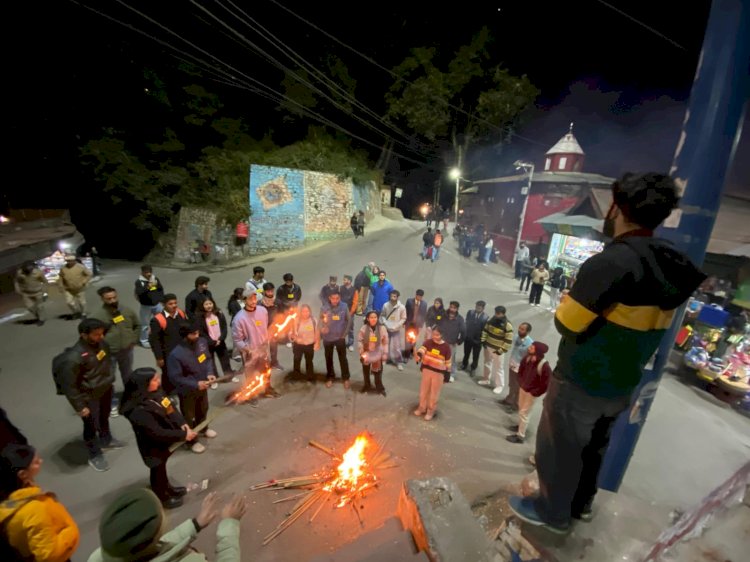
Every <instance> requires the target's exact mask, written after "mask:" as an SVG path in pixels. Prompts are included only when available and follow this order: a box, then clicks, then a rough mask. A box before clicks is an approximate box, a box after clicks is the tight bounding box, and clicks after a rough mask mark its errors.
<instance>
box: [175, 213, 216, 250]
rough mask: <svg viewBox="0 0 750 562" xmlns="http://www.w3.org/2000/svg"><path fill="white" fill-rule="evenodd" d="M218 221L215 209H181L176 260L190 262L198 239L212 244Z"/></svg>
mask: <svg viewBox="0 0 750 562" xmlns="http://www.w3.org/2000/svg"><path fill="white" fill-rule="evenodd" d="M216 222H217V218H216V213H214V212H213V211H209V210H206V209H199V208H195V207H183V208H182V209H180V216H179V222H178V224H177V240H176V243H175V248H174V260H175V261H178V262H189V261H190V251H191V249H192V247H193V245H194V244H195V241H196V240H203V241H205V242H206V243H207V244H208V245H209V246H211V245H212V244H213V243H214V241H215V238H216V227H217V225H216Z"/></svg>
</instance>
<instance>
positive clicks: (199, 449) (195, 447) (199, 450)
mask: <svg viewBox="0 0 750 562" xmlns="http://www.w3.org/2000/svg"><path fill="white" fill-rule="evenodd" d="M190 450H191V451H193V452H194V453H195V454H198V455H200V454H201V453H203V452H205V450H206V446H205V445H203V444H202V443H196V444H194V445H193V446H192V447H190Z"/></svg>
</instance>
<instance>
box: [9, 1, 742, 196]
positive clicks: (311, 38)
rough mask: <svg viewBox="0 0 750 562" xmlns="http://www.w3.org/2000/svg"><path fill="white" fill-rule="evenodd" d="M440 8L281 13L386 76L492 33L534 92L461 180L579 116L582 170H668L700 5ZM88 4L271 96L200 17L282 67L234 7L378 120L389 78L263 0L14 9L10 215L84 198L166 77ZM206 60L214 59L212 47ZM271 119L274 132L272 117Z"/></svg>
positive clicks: (735, 185)
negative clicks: (331, 67) (148, 82)
mask: <svg viewBox="0 0 750 562" xmlns="http://www.w3.org/2000/svg"><path fill="white" fill-rule="evenodd" d="M436 5H437V3H435V2H404V1H401V2H378V3H351V2H341V1H338V0H337V1H327V2H298V1H287V2H284V6H286V7H287V8H289V10H292V11H293V12H295V13H296V14H298V15H299V16H301V17H302V18H304V19H306V20H308V21H310V22H312V23H314V24H315V25H317V26H319V27H321V28H322V29H324V30H325V31H327V32H328V33H330V34H332V35H333V36H335V37H336V38H337V39H339V40H340V41H342V42H344V43H346V44H348V45H350V46H351V47H353V48H354V49H356V50H357V51H359V52H361V53H362V54H364V55H366V56H368V57H370V58H372V59H374V60H375V61H377V62H378V63H379V64H380V65H382V66H384V67H387V68H392V67H394V66H395V65H397V64H398V63H399V62H400V61H401V60H402V59H403V58H404V57H405V56H407V55H408V51H409V48H411V47H416V46H433V45H434V46H437V47H439V49H440V51H441V52H442V53H444V54H445V56H446V57H450V56H451V54H452V53H453V52H454V51H455V49H456V48H457V47H458V46H459V45H462V44H465V43H468V42H469V40H470V39H471V36H472V35H473V34H474V33H475V32H476V31H478V30H479V29H480V28H481V27H482V26H487V27H488V28H489V29H490V30H491V32H492V34H493V37H494V42H493V43H492V46H491V47H490V55H491V57H492V59H493V60H494V61H496V62H502V63H503V64H505V66H507V67H508V68H509V69H510V70H511V71H512V72H514V73H517V74H524V73H525V74H527V75H528V76H529V78H530V79H531V80H532V82H533V83H534V84H535V85H537V87H539V88H540V89H541V91H542V93H541V95H540V97H539V99H538V100H537V104H536V105H537V106H536V108H535V109H534V110H533V111H531V112H530V113H529V115H528V116H527V119H526V123H525V125H524V127H523V128H522V129H521V130H519V131H518V133H519V135H520V136H519V137H516V138H515V139H514V141H513V142H512V143H511V144H510V146H505V147H502V148H500V147H497V146H494V147H493V146H488V147H486V148H484V149H483V150H480V151H477V152H475V154H474V157H473V158H472V159H471V160H470V161H469V163H468V164H469V165H468V168H469V169H468V170H465V171H464V173H465V175H467V177H470V178H471V179H479V178H486V177H495V176H498V175H504V174H506V173H508V172H510V171H511V169H512V168H511V166H510V164H511V163H512V162H513V161H514V160H515V159H516V158H519V157H520V158H525V159H533V160H534V161H536V162H537V163H541V162H542V159H543V154H544V152H545V151H546V150H547V149H548V148H549V147H550V146H551V145H552V144H553V143H554V142H556V141H557V140H558V139H559V138H560V137H561V136H562V135H563V134H564V133H565V132H566V131H567V127H568V123H569V122H570V121H574V122H575V134H576V136H577V138H578V140H579V142H580V143H581V145H582V146H583V148H584V150H585V151H586V153H587V162H586V168H585V169H586V170H587V171H590V172H599V173H604V174H608V175H617V174H620V173H622V172H624V171H626V170H648V169H654V170H665V171H666V170H667V169H668V167H669V164H670V162H671V159H672V154H673V152H674V147H675V144H676V141H677V137H678V135H679V127H680V124H681V121H682V119H683V116H684V111H685V107H686V103H687V99H688V97H689V92H690V86H691V84H692V79H693V74H694V72H695V66H696V62H697V59H698V54H699V52H700V46H701V43H702V38H703V32H704V29H705V24H706V19H707V16H708V10H709V6H710V2H709V1H707V0H698V1H695V2H692V3H689V4H686V3H684V2H677V1H671V0H670V1H666V2H659V3H656V2H641V1H639V2H624V1H623V0H612V1H611V2H609V3H605V2H602V1H597V0H588V1H579V2H501V1H498V2H495V3H493V4H492V5H490V3H487V2H460V3H456V4H454V5H450V6H448V7H445V8H443V7H436ZM86 6H89V7H92V8H94V9H96V10H99V11H100V12H102V13H103V14H106V15H107V16H110V17H111V18H114V19H116V20H120V21H121V22H123V23H126V24H128V25H131V26H133V27H134V28H136V29H138V30H140V31H142V32H143V33H146V34H149V35H152V36H153V37H156V38H158V39H160V40H162V41H167V42H169V43H170V44H172V45H175V46H177V47H178V48H179V49H180V50H182V51H183V52H184V53H185V54H187V53H190V54H197V53H198V51H197V50H196V49H195V48H194V47H190V46H188V45H186V43H184V42H182V41H181V40H180V39H178V38H177V37H175V35H170V34H169V33H168V32H167V31H166V30H165V29H162V28H160V27H158V25H157V24H156V23H154V22H149V21H147V20H145V19H143V18H142V17H141V16H139V15H138V14H136V13H135V12H134V11H132V10H130V9H129V8H128V6H130V7H132V8H134V9H135V10H138V11H142V12H143V13H144V14H147V15H148V16H149V17H151V18H153V20H155V22H158V23H159V24H161V25H163V26H165V27H167V28H169V29H171V30H172V31H173V32H174V33H176V34H179V35H180V36H182V38H184V39H186V40H188V41H190V42H192V43H193V44H194V45H195V46H196V47H200V48H201V49H203V50H204V51H207V52H209V53H210V56H212V57H215V59H218V60H220V61H221V63H224V64H226V65H231V66H233V67H234V68H235V70H236V71H237V72H238V73H244V74H246V75H248V76H252V77H253V78H256V79H257V80H259V81H261V82H263V83H266V84H267V85H269V86H271V87H273V88H275V89H278V88H279V83H280V81H281V73H280V71H278V70H277V69H276V68H274V67H272V66H271V65H270V64H269V63H268V62H267V61H266V60H264V59H263V58H262V57H261V56H259V55H258V54H257V53H256V52H253V51H252V49H250V48H248V47H247V45H246V44H244V43H242V40H241V39H238V37H237V36H235V35H232V33H231V32H230V31H229V30H228V29H227V28H225V27H223V26H222V25H221V24H220V23H217V22H216V21H215V20H213V19H212V18H211V16H210V15H209V14H207V12H206V11H205V10H208V11H209V12H210V13H211V14H214V15H216V16H218V17H219V18H220V19H221V20H222V21H223V22H225V23H227V24H228V25H230V26H232V28H233V29H235V30H236V31H238V32H239V33H241V34H242V35H243V36H244V37H245V38H247V39H249V40H251V41H254V42H256V43H257V44H258V45H259V46H261V47H262V48H263V49H265V50H267V52H269V53H272V54H273V55H274V56H278V57H280V58H282V57H281V56H280V54H279V52H278V51H276V50H275V46H274V45H273V43H268V42H265V41H264V40H263V39H262V38H260V37H259V36H258V35H257V33H256V32H255V31H253V30H252V29H251V28H250V27H248V25H246V24H245V23H242V22H240V21H239V20H238V19H236V18H234V17H233V16H232V15H231V13H230V11H234V12H235V13H238V11H239V10H242V11H244V12H245V13H246V14H247V15H249V16H251V17H252V18H254V20H255V23H256V25H257V24H259V25H262V26H263V27H264V28H266V29H267V30H268V31H270V32H271V33H273V34H274V35H275V36H276V41H278V42H279V43H281V44H282V45H285V46H288V47H291V48H293V49H295V50H296V51H297V52H299V53H300V54H302V55H303V56H305V57H306V58H307V59H308V60H310V61H311V62H315V63H317V62H318V61H319V60H320V59H321V58H322V57H323V56H325V54H326V53H334V54H336V55H337V56H339V57H340V58H341V59H342V60H343V61H344V62H345V63H346V64H347V66H348V68H349V72H350V74H351V75H352V76H353V77H354V78H355V79H356V80H357V83H358V85H357V90H356V96H357V99H359V100H360V101H361V102H363V103H365V104H366V105H368V106H369V107H370V108H372V109H373V110H374V111H376V112H378V113H383V112H384V110H385V103H384V100H383V97H384V94H385V92H386V91H387V89H388V88H389V86H390V85H391V83H392V81H393V80H392V78H391V77H390V76H389V75H388V74H387V73H386V72H384V71H383V70H381V69H379V68H377V67H376V66H374V65H372V64H370V63H369V62H366V61H365V60H363V58H361V57H359V56H358V55H356V54H354V53H353V52H351V51H350V50H347V49H346V48H345V47H343V46H341V45H340V44H337V43H336V42H335V41H333V40H332V39H330V38H328V37H326V36H324V35H322V34H321V33H319V32H318V31H316V30H315V29H313V28H312V27H310V26H309V25H307V24H306V23H304V22H303V21H301V20H300V19H298V18H295V17H294V16H293V15H292V14H290V13H289V12H288V11H285V10H283V9H282V8H281V7H279V5H277V4H275V3H274V2H273V1H272V0H254V1H252V2H249V1H243V0H233V1H230V0H223V1H219V2H209V1H206V0H201V2H195V3H193V2H188V1H170V2H153V1H150V2H127V3H126V2H122V3H121V2H117V1H113V0H103V1H97V2H94V1H93V0H87V1H86V0H84V1H82V2H73V1H60V0H58V1H54V2H52V1H47V2H18V3H13V4H11V5H9V6H8V7H7V8H6V9H7V10H8V13H9V16H8V18H7V19H6V22H7V23H6V28H7V38H8V41H7V42H6V44H8V45H10V46H11V47H10V48H9V50H8V59H9V60H8V62H7V63H6V76H8V77H10V79H9V80H6V90H8V91H10V94H11V101H9V102H6V104H5V107H6V119H8V120H9V121H10V126H9V127H7V128H6V131H8V132H9V134H8V139H9V140H10V146H11V149H10V155H9V158H8V162H10V163H11V165H10V166H9V167H8V168H6V169H10V174H11V178H9V179H10V181H6V185H7V186H9V189H6V190H4V191H6V195H5V197H6V200H5V201H4V202H3V203H4V205H5V206H7V205H11V206H13V207H22V206H40V205H41V203H40V201H44V202H45V203H44V204H46V206H49V207H58V206H65V205H66V202H67V201H69V200H70V191H69V190H76V189H79V188H80V184H81V182H84V181H86V179H85V178H84V177H83V176H82V175H81V173H80V166H79V157H78V148H79V146H80V145H82V144H83V143H85V142H86V140H88V139H90V138H92V137H94V136H96V135H98V134H99V132H100V131H101V130H102V128H104V127H110V126H113V127H127V126H128V124H130V123H133V122H134V121H137V120H138V119H141V118H142V113H141V112H140V110H139V108H140V107H141V105H142V104H143V96H144V93H143V88H144V80H143V68H144V66H148V67H152V68H153V67H156V68H158V69H159V71H161V72H165V73H168V72H170V70H169V69H170V68H171V69H174V68H175V67H176V66H177V65H178V64H179V61H178V60H177V59H176V58H175V53H174V52H173V51H170V50H169V49H167V48H165V47H164V46H162V45H159V44H157V43H155V42H154V41H153V40H152V39H150V38H149V37H146V36H144V35H141V34H139V33H137V32H136V31H133V30H131V29H127V28H125V27H123V26H122V25H120V24H118V23H116V22H115V21H111V20H108V19H107V18H105V17H104V16H102V15H100V14H96V13H94V12H92V11H91V10H89V9H86ZM198 6H203V7H204V8H205V10H201V9H200V8H199V7H198ZM613 7H614V8H616V9H613ZM617 10H622V11H624V12H627V15H624V14H622V13H618V11H617ZM656 10H661V11H656ZM675 14H678V17H676V16H675ZM631 18H634V19H635V20H638V22H636V21H633V19H631ZM646 26H648V27H651V28H653V30H649V29H646ZM659 34H662V35H663V36H664V37H662V36H660V35H659ZM179 56H184V54H183V55H179ZM201 56H202V57H205V58H207V59H209V60H210V58H209V56H208V55H207V54H206V53H203V54H201ZM285 62H287V61H285ZM214 64H218V63H216V62H215V61H214ZM205 86H206V88H207V89H210V90H212V91H214V92H215V93H217V94H218V95H219V96H221V98H222V101H223V102H224V104H225V106H226V107H229V108H231V109H234V111H235V113H236V115H238V116H239V115H242V116H244V117H245V118H246V119H247V120H248V122H250V123H251V131H252V133H253V134H255V135H258V136H260V135H262V134H264V133H265V132H266V131H267V130H268V128H269V127H272V128H274V130H275V131H276V133H275V134H276V135H277V139H278V140H277V142H283V141H286V140H288V141H289V142H292V141H293V140H296V138H295V136H296V137H297V138H299V137H300V136H304V135H300V134H299V131H296V130H288V131H284V130H283V129H282V130H280V129H279V127H278V118H279V116H278V112H275V111H272V110H273V109H274V106H275V104H273V103H271V102H268V101H266V100H264V99H263V98H260V97H258V96H257V95H254V94H252V93H250V92H247V91H244V90H238V89H236V88H232V87H228V86H224V85H222V84H219V83H217V82H215V81H211V80H209V81H207V83H206V84H205ZM269 115H270V116H271V118H272V119H273V120H274V122H273V123H269V122H268V119H269V117H268V116H269ZM335 121H336V122H337V123H338V124H339V125H340V126H342V127H344V128H346V129H349V130H351V131H353V132H356V133H357V134H359V135H361V136H363V137H365V138H366V139H367V140H369V141H370V142H372V143H374V144H375V145H377V146H380V145H382V144H383V142H384V139H383V137H382V136H379V135H378V134H377V133H373V132H371V131H368V130H367V129H365V128H363V127H361V126H358V125H356V124H355V123H353V121H352V120H351V119H350V118H349V117H348V116H346V115H344V114H341V115H339V116H338V117H337V118H336V119H335ZM746 136H748V135H746ZM285 137H286V138H285ZM747 145H748V143H747V142H745V143H744V144H743V146H742V147H741V150H743V151H747ZM362 147H363V148H366V149H368V150H370V151H371V155H372V157H373V161H374V160H375V159H377V155H378V150H377V149H375V148H371V147H368V146H366V145H362ZM397 151H398V152H400V153H402V154H404V155H406V156H410V157H412V158H418V156H417V155H415V154H414V153H410V152H409V150H408V149H407V148H403V147H397ZM737 160H738V161H739V160H743V158H739V157H738V158H737ZM744 160H747V161H750V158H744ZM444 168H445V162H443V161H441V160H440V159H439V158H438V159H434V160H432V161H429V162H426V163H425V165H424V166H417V165H415V164H413V163H409V162H406V161H401V160H397V161H396V162H394V166H393V167H392V169H391V170H389V175H388V177H387V179H388V180H389V181H390V182H391V183H393V184H395V185H399V186H403V187H405V188H407V190H410V191H412V192H414V193H415V194H416V193H421V192H422V191H424V192H427V193H429V192H430V191H431V186H432V183H433V182H434V181H435V180H437V179H440V178H441V175H442V177H443V185H444V186H445V190H448V189H449V187H448V182H447V180H445V179H444V174H443V173H442V172H443V170H444ZM748 176H750V173H749V172H748V171H747V170H739V169H736V170H734V171H733V172H732V175H731V177H730V180H729V184H728V190H729V191H733V192H740V193H743V192H744V193H745V194H749V195H750V188H749V187H748V185H747V177H748ZM10 186H15V187H10ZM425 186H428V187H425ZM40 196H42V197H41V198H40ZM415 197H417V198H418V197H421V196H416V195H415Z"/></svg>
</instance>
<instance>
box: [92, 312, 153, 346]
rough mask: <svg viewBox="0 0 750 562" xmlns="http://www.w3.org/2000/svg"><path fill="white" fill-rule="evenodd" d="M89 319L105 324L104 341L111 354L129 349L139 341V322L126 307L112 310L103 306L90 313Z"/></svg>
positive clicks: (135, 315)
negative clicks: (105, 333)
mask: <svg viewBox="0 0 750 562" xmlns="http://www.w3.org/2000/svg"><path fill="white" fill-rule="evenodd" d="M91 318H96V319H97V320H101V321H102V322H104V323H105V324H107V335H106V336H105V337H104V339H105V341H106V342H107V343H108V344H109V348H110V350H111V351H112V353H118V352H119V351H122V350H123V349H129V348H131V347H133V346H134V345H135V344H136V342H137V341H138V340H139V339H140V333H141V321H140V319H139V318H138V315H137V314H136V313H135V312H133V311H132V310H130V309H129V308H128V307H127V306H121V307H120V308H119V309H117V310H113V309H112V308H111V307H110V306H107V305H106V304H103V305H102V306H100V307H99V308H97V309H96V310H94V312H92V313H91Z"/></svg>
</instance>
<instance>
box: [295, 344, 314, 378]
mask: <svg viewBox="0 0 750 562" xmlns="http://www.w3.org/2000/svg"><path fill="white" fill-rule="evenodd" d="M292 355H293V357H294V372H295V373H301V371H300V367H301V364H302V356H303V355H304V357H305V376H306V377H307V378H308V379H310V380H313V379H314V378H315V369H314V368H313V356H314V355H315V344H313V343H311V344H307V345H302V344H299V343H293V344H292Z"/></svg>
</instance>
